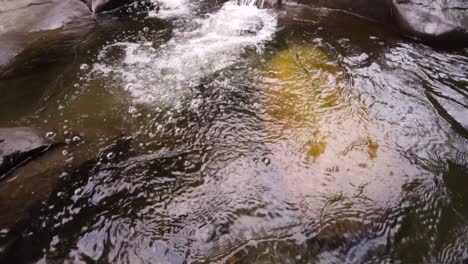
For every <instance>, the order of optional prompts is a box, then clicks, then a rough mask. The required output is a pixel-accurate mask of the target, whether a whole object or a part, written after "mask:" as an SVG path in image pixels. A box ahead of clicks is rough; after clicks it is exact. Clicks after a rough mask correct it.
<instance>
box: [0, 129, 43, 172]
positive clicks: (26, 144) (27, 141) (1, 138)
mask: <svg viewBox="0 0 468 264" xmlns="http://www.w3.org/2000/svg"><path fill="white" fill-rule="evenodd" d="M46 144H47V143H46V140H45V137H44V133H43V132H42V131H41V130H39V129H35V128H30V127H14V128H0V179H1V176H2V175H3V174H4V173H6V172H8V171H9V170H10V169H12V168H13V167H15V166H16V165H18V164H20V163H21V162H23V161H24V160H26V159H28V158H29V157H30V156H32V155H33V152H35V151H38V152H40V151H41V148H43V147H44V146H45V145H46Z"/></svg>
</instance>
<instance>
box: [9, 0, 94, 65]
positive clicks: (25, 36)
mask: <svg viewBox="0 0 468 264" xmlns="http://www.w3.org/2000/svg"><path fill="white" fill-rule="evenodd" d="M83 17H87V18H92V13H91V10H90V9H89V8H88V6H87V5H86V4H85V3H83V2H81V1H80V0H0V39H1V41H0V67H2V66H3V65H6V64H8V63H9V62H11V61H12V60H13V58H15V56H16V55H18V54H19V53H21V52H22V51H23V50H24V49H26V48H27V47H28V45H30V44H31V43H33V42H34V41H35V40H37V39H40V38H41V37H42V36H43V34H42V33H43V32H45V31H50V30H53V29H58V28H61V27H63V26H64V25H66V24H67V23H70V22H72V21H75V20H77V19H80V18H83Z"/></svg>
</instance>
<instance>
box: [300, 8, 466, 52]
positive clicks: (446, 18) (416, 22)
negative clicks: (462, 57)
mask: <svg viewBox="0 0 468 264" xmlns="http://www.w3.org/2000/svg"><path fill="white" fill-rule="evenodd" d="M298 3H300V4H305V5H309V6H313V7H326V8H332V9H339V10H343V11H346V12H350V13H354V14H357V15H360V16H364V17H366V18H369V19H372V20H376V21H379V22H384V23H388V24H391V25H392V26H395V27H396V28H398V29H399V30H400V31H402V32H403V33H404V34H407V35H409V36H411V37H415V38H418V39H421V40H424V41H429V42H434V41H435V42H439V44H440V42H443V43H442V44H444V45H449V46H466V45H467V44H468V3H467V2H466V1H460V0H455V1H440V0H438V1H431V0H388V1H387V0H378V1H366V0H358V1H350V0H333V1H327V0H299V1H298Z"/></svg>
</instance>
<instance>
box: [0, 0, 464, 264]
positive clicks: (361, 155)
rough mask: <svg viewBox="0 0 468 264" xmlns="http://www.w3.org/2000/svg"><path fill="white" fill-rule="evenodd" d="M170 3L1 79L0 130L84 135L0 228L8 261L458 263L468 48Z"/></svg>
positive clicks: (309, 13) (345, 20)
mask: <svg viewBox="0 0 468 264" xmlns="http://www.w3.org/2000/svg"><path fill="white" fill-rule="evenodd" d="M171 4H172V5H168V7H167V9H168V10H169V11H170V12H167V13H163V14H165V16H166V17H164V18H157V15H156V17H151V16H150V17H147V16H146V15H145V16H130V17H125V16H123V17H118V18H115V17H109V18H106V19H103V20H101V21H102V22H99V20H98V24H99V23H101V24H99V25H98V26H96V27H94V28H93V29H92V30H90V31H89V32H88V33H86V34H85V35H84V36H83V37H82V38H81V39H80V40H79V41H78V42H75V41H76V39H75V40H74V41H71V42H67V41H65V42H60V43H59V44H57V48H56V49H51V50H50V51H42V52H39V55H34V56H33V55H31V56H32V57H33V58H37V60H38V61H39V62H44V61H46V60H45V58H57V60H54V61H53V63H50V61H48V63H47V64H44V65H49V67H45V66H44V67H39V69H38V70H37V72H36V71H30V70H28V69H25V68H21V67H20V69H18V70H17V73H18V74H11V75H9V76H7V77H5V78H3V79H1V80H0V85H1V87H0V89H1V90H2V91H4V93H5V97H4V99H2V100H4V101H5V102H6V103H5V104H2V105H1V106H0V107H1V112H2V113H5V115H1V116H0V124H2V125H4V126H13V125H28V126H37V127H40V128H42V129H44V130H45V131H48V132H49V133H48V136H49V137H51V138H54V139H57V140H60V141H64V142H66V143H70V142H74V141H75V140H77V141H80V142H82V143H81V144H79V147H77V148H75V150H74V151H72V152H71V153H69V155H70V157H72V158H73V159H75V160H77V162H75V163H74V164H80V165H75V166H69V167H68V168H67V169H66V176H64V177H62V178H61V179H60V182H59V185H58V187H57V188H56V189H55V190H54V192H53V193H52V195H51V196H50V198H49V200H48V201H47V202H46V203H44V204H43V205H42V206H41V207H40V208H38V209H37V210H36V211H34V217H33V218H32V219H30V220H28V223H27V225H28V227H22V228H21V229H18V230H17V229H14V228H13V229H11V230H10V229H7V228H3V227H0V230H1V233H0V238H1V239H2V240H1V241H2V246H1V250H2V251H1V252H0V254H1V255H2V257H3V258H4V259H5V260H8V261H9V262H14V263H20V262H39V263H41V262H43V263H44V262H73V263H75V262H76V263H79V262H84V263H95V262H99V263H115V262H118V263H185V262H194V263H206V262H221V263H226V262H227V263H266V262H272V263H340V262H350V263H376V262H378V263H381V262H403V263H428V262H436V263H457V262H462V261H466V259H467V257H466V256H467V254H468V253H467V252H468V249H467V246H466V240H467V223H468V222H467V217H468V206H467V205H468V197H467V195H466V192H465V191H464V190H466V188H467V187H468V186H467V184H468V182H467V179H468V178H467V177H468V175H467V171H468V159H467V158H468V157H467V153H468V149H467V146H468V144H467V137H466V135H467V124H468V123H467V122H468V121H467V117H466V116H468V115H466V113H467V109H468V107H467V106H468V101H467V100H468V97H467V85H468V79H467V76H466V72H468V71H467V67H468V66H467V65H468V61H467V54H466V51H464V50H460V51H440V50H434V49H432V48H429V47H426V46H424V45H421V44H417V43H413V42H408V41H407V40H402V39H401V38H400V37H399V36H398V35H397V34H396V33H394V32H391V31H387V30H385V29H383V28H382V27H380V26H379V25H377V24H373V23H371V22H369V21H364V20H361V19H360V18H357V17H353V16H350V15H347V14H342V13H336V12H330V11H321V10H310V9H307V10H304V9H298V8H288V9H283V10H281V11H280V12H279V13H278V14H276V16H275V19H276V18H277V19H278V22H277V23H278V24H277V28H278V29H277V31H276V33H275V35H274V37H273V39H271V40H270V39H269V38H268V34H267V33H269V32H270V31H268V30H263V31H262V27H263V29H264V28H265V27H267V29H269V28H268V26H269V25H270V26H272V25H274V23H273V22H272V21H273V20H272V19H271V18H272V17H270V14H269V13H257V12H258V11H257V10H254V9H245V10H244V9H237V7H234V6H229V3H228V5H227V6H225V5H223V4H217V5H214V6H215V7H216V8H213V6H211V7H209V8H208V7H204V6H203V5H202V6H197V5H195V7H194V10H195V11H193V12H192V11H186V10H185V9H180V6H181V5H180V3H179V2H174V3H172V2H171ZM207 6H209V5H207ZM164 8H166V7H164ZM170 8H174V10H175V11H177V12H175V11H174V10H172V9H170ZM177 8H179V9H177ZM191 8H193V7H191ZM252 8H253V7H252ZM226 10H228V11H230V12H232V15H233V17H231V19H232V21H241V22H242V18H246V19H247V20H248V21H247V22H248V23H240V22H238V23H239V24H236V25H238V26H239V25H241V27H240V28H235V27H234V26H233V27H232V28H227V29H226V27H227V26H226V25H227V24H225V23H222V22H223V21H224V20H226V19H227V18H229V16H227V15H228V14H229V12H225V11H226ZM187 12H188V13H187ZM206 12H209V13H210V14H211V15H209V14H207V13H206ZM173 14H176V15H177V16H176V17H172V15H173ZM161 16H162V15H161ZM236 23H237V22H236ZM204 25H205V27H203V26H204ZM206 25H210V26H211V27H206ZM198 27H200V28H201V30H199V31H198V30H197V29H198ZM207 28H208V29H207ZM209 29H216V31H215V32H213V31H210V30H209ZM224 29H225V30H224ZM259 32H260V33H259ZM223 34H224V35H223ZM262 34H263V35H262ZM259 35H260V37H259ZM262 42H264V43H265V46H262V45H261V44H260V43H262ZM174 43H175V44H174ZM191 43H195V44H197V45H201V44H200V43H202V44H204V45H207V46H210V47H211V48H212V49H211V50H203V49H201V50H200V49H197V48H199V46H193V47H192V46H190V44H191ZM54 47H55V46H54ZM226 47H229V49H226ZM51 54H57V55H53V56H52V55H51ZM76 54H79V56H78V55H76ZM58 55H61V56H58ZM171 56H172V57H171ZM204 56H208V57H204ZM187 58H188V59H187ZM213 58H215V59H213ZM184 59H185V60H184ZM161 62H164V63H166V62H172V63H173V64H171V65H169V66H174V65H179V66H180V67H179V68H174V67H173V68H171V67H169V66H168V65H167V64H164V65H162V64H161ZM39 65H42V64H39ZM220 65H221V66H220ZM201 66H204V67H201ZM25 67H27V65H26V66H25ZM35 69H36V67H35ZM180 69H185V70H187V71H188V70H193V71H196V72H187V74H184V72H182V74H181V75H180ZM178 70H179V71H178ZM20 73H21V74H20ZM174 76H176V77H174ZM28 87H36V88H35V89H19V88H28ZM13 88H18V89H13ZM180 91H182V92H180ZM179 92H180V93H179ZM148 94H150V95H151V100H142V98H143V99H148V98H149V97H145V96H147V95H148ZM17 98H24V100H23V99H21V100H19V99H17ZM167 98H169V100H167ZM17 101H21V103H22V104H23V103H24V106H23V105H21V106H18V105H16V104H15V102H17ZM13 104H14V105H13ZM121 135H126V136H128V138H124V139H122V137H121ZM116 137H117V138H120V140H116ZM130 138H131V139H130ZM83 160H84V161H85V162H78V161H83ZM3 241H7V242H3ZM24 252H28V254H27V255H25V254H24Z"/></svg>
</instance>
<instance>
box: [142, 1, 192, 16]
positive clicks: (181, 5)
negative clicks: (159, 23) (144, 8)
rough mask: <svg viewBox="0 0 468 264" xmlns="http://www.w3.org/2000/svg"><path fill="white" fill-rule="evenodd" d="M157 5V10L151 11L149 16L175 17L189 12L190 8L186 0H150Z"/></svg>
mask: <svg viewBox="0 0 468 264" xmlns="http://www.w3.org/2000/svg"><path fill="white" fill-rule="evenodd" d="M152 2H153V3H154V4H156V5H158V6H159V9H158V11H151V12H150V13H149V16H150V17H159V18H175V17H180V16H184V15H187V14H189V12H190V8H189V3H188V1H187V0H152Z"/></svg>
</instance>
